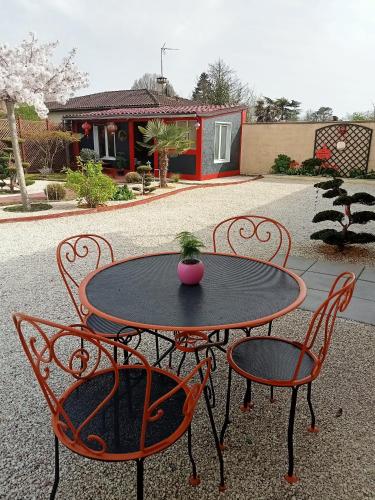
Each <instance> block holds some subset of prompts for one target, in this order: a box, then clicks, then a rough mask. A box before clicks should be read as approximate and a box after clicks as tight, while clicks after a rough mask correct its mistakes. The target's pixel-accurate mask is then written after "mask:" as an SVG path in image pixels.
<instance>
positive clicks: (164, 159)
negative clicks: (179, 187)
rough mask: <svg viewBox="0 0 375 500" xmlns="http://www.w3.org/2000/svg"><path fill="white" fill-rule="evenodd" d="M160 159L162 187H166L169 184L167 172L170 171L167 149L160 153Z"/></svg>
mask: <svg viewBox="0 0 375 500" xmlns="http://www.w3.org/2000/svg"><path fill="white" fill-rule="evenodd" d="M159 160H160V171H159V176H160V187H161V188H165V187H167V186H168V184H167V173H168V163H169V158H168V154H167V153H166V152H165V151H162V152H161V153H160V158H159Z"/></svg>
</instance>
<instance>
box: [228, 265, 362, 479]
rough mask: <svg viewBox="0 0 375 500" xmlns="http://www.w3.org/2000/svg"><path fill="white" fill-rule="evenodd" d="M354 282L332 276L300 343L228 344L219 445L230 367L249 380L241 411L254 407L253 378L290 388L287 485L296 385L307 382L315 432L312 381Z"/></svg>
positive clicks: (348, 276) (260, 339)
mask: <svg viewBox="0 0 375 500" xmlns="http://www.w3.org/2000/svg"><path fill="white" fill-rule="evenodd" d="M354 285H355V275H354V274H353V273H349V272H345V273H342V274H340V276H338V277H337V278H336V279H335V281H334V283H333V285H332V287H331V290H330V292H329V294H328V297H327V298H326V300H325V301H324V302H323V303H322V304H321V305H320V306H319V307H318V309H317V310H316V312H315V313H314V315H313V317H312V319H311V322H310V325H309V328H308V330H307V334H306V336H305V340H304V342H303V343H301V342H297V341H294V340H288V339H286V338H281V337H269V336H254V337H245V338H243V339H241V340H239V341H237V342H234V343H233V344H232V345H230V346H229V348H228V350H227V360H228V363H229V374H228V390H227V402H226V415H225V421H224V425H223V428H222V431H221V435H220V444H221V446H222V447H223V443H224V435H225V432H226V429H227V427H228V424H229V422H230V420H229V411H230V390H231V380H232V371H233V370H234V371H235V372H236V373H238V374H239V375H241V376H242V377H244V378H245V379H246V381H247V391H246V394H245V398H244V403H243V406H242V409H243V410H249V409H250V408H251V407H252V402H251V383H252V382H256V383H258V384H264V385H268V386H271V387H290V388H291V389H292V398H291V406H290V414H289V425H288V455H289V468H288V473H287V474H286V475H285V476H284V477H285V479H286V480H287V481H288V482H289V483H295V482H297V481H298V478H297V477H296V476H295V475H294V455H293V429H294V416H295V410H296V403H297V393H298V389H299V388H300V387H301V385H305V384H307V402H308V405H309V409H310V414H311V425H310V427H309V429H308V430H309V432H317V431H318V429H317V427H316V426H315V415H314V410H313V406H312V403H311V384H312V382H313V381H314V380H315V379H316V378H317V377H318V375H319V373H320V370H321V368H322V365H323V362H324V360H325V359H326V356H327V352H328V348H329V346H330V343H331V339H332V334H333V329H334V325H335V321H336V317H337V313H338V312H339V311H341V312H342V311H344V310H345V309H346V308H347V307H348V305H349V302H350V300H351V297H352V295H353V290H354ZM317 344H318V345H317Z"/></svg>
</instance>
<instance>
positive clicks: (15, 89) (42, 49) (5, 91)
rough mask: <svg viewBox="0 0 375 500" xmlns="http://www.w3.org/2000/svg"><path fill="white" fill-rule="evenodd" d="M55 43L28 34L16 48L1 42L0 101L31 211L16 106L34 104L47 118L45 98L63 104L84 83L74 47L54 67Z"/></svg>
mask: <svg viewBox="0 0 375 500" xmlns="http://www.w3.org/2000/svg"><path fill="white" fill-rule="evenodd" d="M57 43H58V42H49V43H40V42H39V40H37V38H36V37H35V35H34V34H32V33H31V34H30V36H29V38H28V39H26V40H23V41H22V42H21V44H20V45H19V46H17V47H14V48H10V47H8V46H7V45H0V100H1V101H5V105H6V110H7V117H8V122H9V130H10V136H11V140H12V148H13V155H14V162H15V166H16V171H17V178H18V183H19V186H20V191H21V196H22V204H23V207H24V209H25V210H30V201H29V199H28V196H27V191H26V183H25V176H24V172H23V168H22V161H21V154H20V148H19V144H18V137H17V127H16V117H15V111H14V110H15V105H16V104H20V103H24V104H28V105H30V106H34V108H35V111H36V112H37V114H38V116H39V117H41V118H46V117H47V115H48V109H47V107H46V105H45V101H46V100H49V101H58V102H61V103H65V102H66V101H67V100H68V99H69V97H71V96H72V95H73V93H74V92H75V91H76V90H78V89H80V88H81V87H85V86H87V74H86V73H82V72H80V71H78V69H77V67H76V65H75V63H74V61H73V59H74V56H75V53H76V51H75V49H73V50H72V51H71V52H70V53H69V54H68V56H67V57H65V58H64V59H63V61H62V63H61V64H60V65H58V66H56V65H55V64H54V63H53V62H52V56H53V51H54V49H55V48H56V46H57Z"/></svg>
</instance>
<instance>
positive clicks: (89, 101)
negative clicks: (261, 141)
mask: <svg viewBox="0 0 375 500" xmlns="http://www.w3.org/2000/svg"><path fill="white" fill-rule="evenodd" d="M47 106H48V107H49V110H50V119H53V116H54V115H55V116H56V115H58V116H60V117H61V119H62V121H63V122H64V125H65V127H67V128H70V129H71V130H72V131H74V132H79V133H82V134H83V135H82V138H81V141H80V143H79V144H75V145H73V147H74V151H73V155H78V154H79V151H80V149H82V148H90V149H94V150H95V151H96V152H97V153H98V154H99V157H100V158H101V160H102V161H103V166H104V168H105V169H107V170H108V171H112V172H116V169H119V167H121V170H123V171H125V172H128V171H134V170H135V169H136V166H137V165H138V164H144V163H146V162H147V161H150V164H151V166H152V168H153V170H154V171H155V173H156V172H157V171H158V169H159V162H158V155H157V153H154V154H153V155H152V156H149V153H148V150H147V148H144V147H143V146H142V145H140V144H139V143H140V142H142V141H143V137H142V133H141V132H140V130H139V128H138V127H139V126H145V125H146V124H147V122H148V121H149V120H155V119H160V120H164V121H165V122H166V123H172V122H175V123H176V124H177V125H178V126H180V127H182V128H184V129H186V132H187V134H188V137H189V139H190V141H191V143H192V145H191V149H189V150H188V151H185V152H184V153H183V154H182V155H179V156H172V157H171V158H170V163H169V172H170V173H178V174H180V176H181V178H183V179H192V180H205V179H212V178H216V177H226V176H231V175H238V174H239V172H240V151H241V129H242V124H243V123H244V121H245V117H246V108H245V107H244V106H227V105H223V106H216V105H204V104H199V103H196V102H194V101H190V100H188V99H182V98H179V97H170V96H166V95H164V94H161V93H159V92H153V91H149V90H146V89H141V90H123V91H113V92H102V93H100V94H91V95H89V96H80V97H74V98H72V99H70V100H69V101H68V102H67V104H65V105H58V104H57V103H48V104H47ZM120 159H121V161H120ZM121 173H123V172H122V171H121Z"/></svg>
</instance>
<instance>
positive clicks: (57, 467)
mask: <svg viewBox="0 0 375 500" xmlns="http://www.w3.org/2000/svg"><path fill="white" fill-rule="evenodd" d="M59 479H60V459H59V440H58V439H57V437H56V436H55V481H54V483H53V487H52V491H51V495H50V497H49V498H50V500H54V498H55V496H56V491H57V487H58V485H59Z"/></svg>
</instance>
